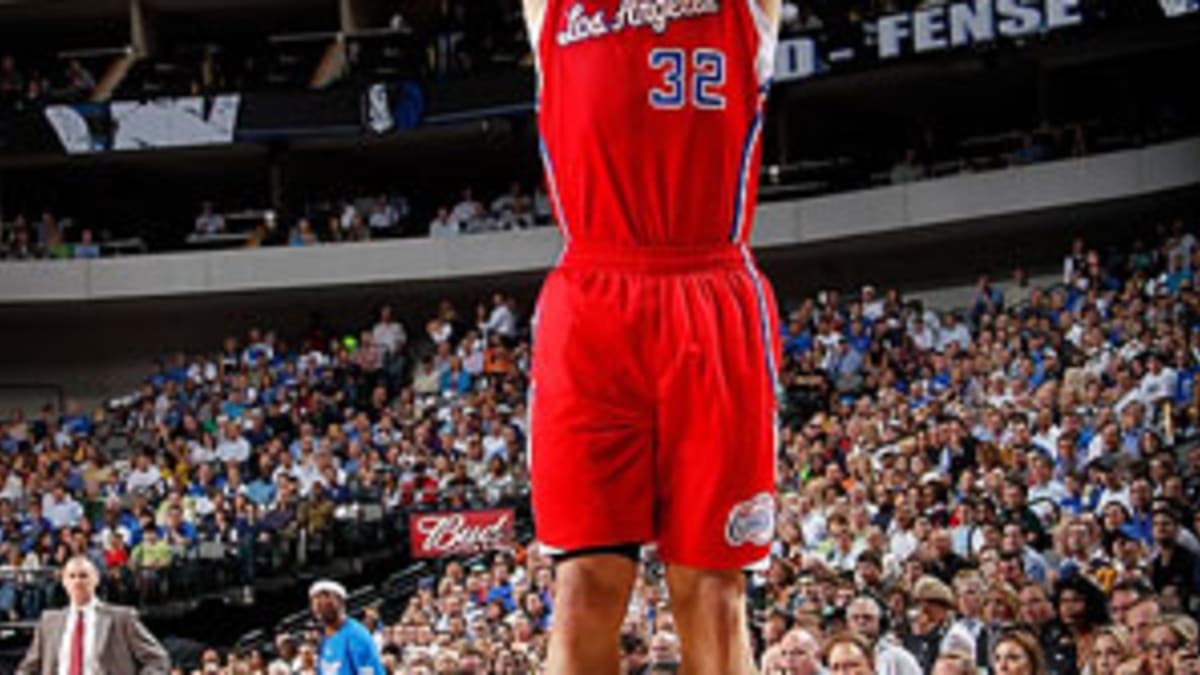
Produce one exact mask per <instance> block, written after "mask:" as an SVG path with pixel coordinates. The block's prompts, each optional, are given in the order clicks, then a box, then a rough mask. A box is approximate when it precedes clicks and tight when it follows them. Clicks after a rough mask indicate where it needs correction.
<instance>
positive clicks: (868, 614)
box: [846, 595, 921, 675]
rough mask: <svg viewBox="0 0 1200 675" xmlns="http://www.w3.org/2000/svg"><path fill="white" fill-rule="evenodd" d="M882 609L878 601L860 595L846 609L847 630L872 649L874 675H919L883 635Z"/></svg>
mask: <svg viewBox="0 0 1200 675" xmlns="http://www.w3.org/2000/svg"><path fill="white" fill-rule="evenodd" d="M882 618H883V607H882V606H880V604H879V601H878V600H876V599H875V598H872V597H870V596H867V595H860V596H858V597H857V598H855V599H854V600H852V601H851V602H850V605H849V606H848V607H847V608H846V619H847V623H848V624H849V626H850V630H851V631H853V632H855V633H857V634H858V635H859V636H860V637H863V638H865V639H866V640H867V641H868V642H870V643H871V645H873V646H874V648H875V673H876V675H921V665H920V664H919V663H917V659H916V657H914V656H913V655H912V654H911V653H910V652H909V651H908V650H907V649H905V648H904V647H902V646H900V644H899V643H897V642H896V641H895V640H894V639H893V638H892V637H891V636H889V635H883V631H882V627H883V621H882Z"/></svg>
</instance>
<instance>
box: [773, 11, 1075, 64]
mask: <svg viewBox="0 0 1200 675" xmlns="http://www.w3.org/2000/svg"><path fill="white" fill-rule="evenodd" d="M1080 5H1081V0H958V1H957V2H951V3H947V4H944V5H936V6H931V7H926V8H924V9H919V10H916V11H912V12H899V13H896V14H887V15H884V16H880V17H877V18H876V19H875V20H874V21H873V22H870V23H872V24H873V26H874V28H875V31H874V40H873V44H872V40H870V39H868V36H867V34H865V33H864V35H863V39H862V44H858V45H828V46H826V45H823V43H822V42H821V41H819V40H817V39H815V38H812V37H799V38H792V39H789V40H783V41H781V42H780V44H779V51H778V55H777V57H776V78H775V79H776V80H777V81H786V80H798V79H804V78H807V77H811V76H813V75H815V74H817V73H819V72H822V71H823V70H825V69H826V68H828V67H830V66H831V65H832V64H835V63H837V62H839V61H850V60H853V59H855V58H856V57H857V56H858V55H859V53H860V52H870V53H869V54H868V56H869V57H870V58H874V59H877V60H880V61H886V60H889V59H895V58H897V57H900V56H903V55H905V54H926V53H932V52H940V51H947V50H951V49H957V48H959V47H966V46H968V45H979V44H986V43H989V42H995V41H996V40H998V39H1000V38H1006V39H1010V40H1013V39H1019V38H1023V37H1028V36H1032V35H1037V34H1043V33H1049V32H1053V31H1058V30H1062V29H1064V28H1071V27H1074V26H1078V25H1080V24H1082V23H1083V22H1084V13H1083V11H1082V9H1081V7H1080Z"/></svg>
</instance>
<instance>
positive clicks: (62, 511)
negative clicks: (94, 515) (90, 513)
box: [42, 483, 83, 530]
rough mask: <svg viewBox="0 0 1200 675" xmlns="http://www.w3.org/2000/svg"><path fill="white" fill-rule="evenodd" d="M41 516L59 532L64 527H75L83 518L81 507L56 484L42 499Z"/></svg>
mask: <svg viewBox="0 0 1200 675" xmlns="http://www.w3.org/2000/svg"><path fill="white" fill-rule="evenodd" d="M42 514H43V515H45V516H46V519H47V520H49V521H50V524H51V525H53V526H54V529H56V530H61V529H62V528H64V527H75V526H76V525H78V524H79V521H80V520H81V519H82V518H83V507H82V506H80V505H79V502H77V501H75V500H74V499H73V498H72V497H71V495H69V494H67V491H66V490H65V489H64V488H63V486H62V484H61V483H60V484H57V485H55V486H54V489H52V490H51V491H50V494H47V495H44V496H43V497H42Z"/></svg>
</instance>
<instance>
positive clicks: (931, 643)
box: [904, 576, 956, 672]
mask: <svg viewBox="0 0 1200 675" xmlns="http://www.w3.org/2000/svg"><path fill="white" fill-rule="evenodd" d="M913 600H914V601H915V602H916V603H917V614H916V618H915V619H914V621H913V622H912V625H911V626H910V628H911V633H910V634H909V635H908V637H907V638H906V639H905V641H904V647H905V648H906V649H907V650H908V651H909V653H911V654H912V655H913V656H914V657H916V659H917V662H918V663H920V664H921V669H922V670H923V671H925V672H930V671H931V670H932V669H933V663H934V661H935V660H936V659H937V654H938V651H939V649H940V648H941V643H942V640H943V639H944V638H945V637H946V633H947V631H949V630H950V617H951V614H952V612H953V611H954V606H955V604H956V603H955V598H954V591H952V590H950V587H949V586H947V585H946V584H945V582H943V581H942V580H941V579H938V578H937V577H933V576H923V577H921V578H920V579H918V580H917V583H916V585H915V586H914V587H913Z"/></svg>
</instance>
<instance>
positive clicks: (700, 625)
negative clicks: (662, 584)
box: [667, 565, 756, 675]
mask: <svg viewBox="0 0 1200 675" xmlns="http://www.w3.org/2000/svg"><path fill="white" fill-rule="evenodd" d="M667 587H668V590H669V591H670V594H671V595H670V597H671V614H672V615H673V616H674V617H675V627H676V628H677V629H678V630H679V640H680V643H681V645H682V647H683V663H682V667H681V668H680V671H679V672H680V673H681V674H682V675H752V674H753V673H755V672H756V671H755V667H754V656H753V654H752V653H751V649H750V632H749V627H748V625H747V623H746V580H745V577H744V575H743V574H742V572H741V571H740V570H728V571H710V570H698V569H693V568H689V567H680V566H678V565H672V566H670V567H668V568H667Z"/></svg>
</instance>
